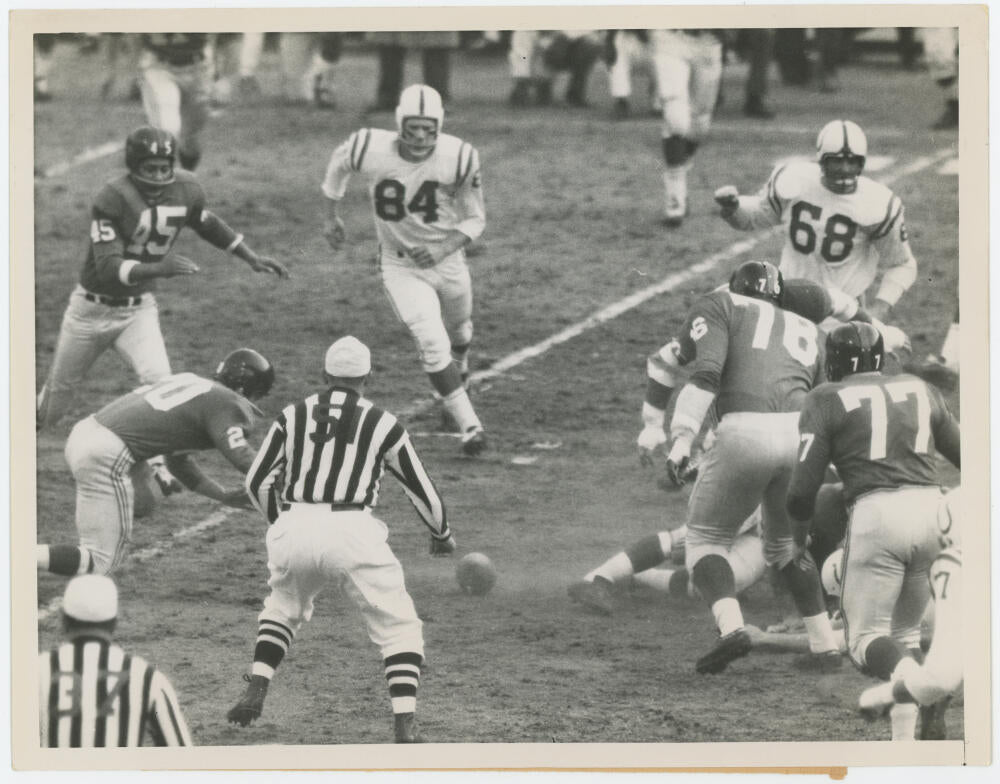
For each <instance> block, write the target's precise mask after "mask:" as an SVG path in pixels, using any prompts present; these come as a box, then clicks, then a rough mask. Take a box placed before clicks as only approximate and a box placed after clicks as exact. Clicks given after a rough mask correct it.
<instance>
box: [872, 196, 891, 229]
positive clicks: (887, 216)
mask: <svg viewBox="0 0 1000 784" xmlns="http://www.w3.org/2000/svg"><path fill="white" fill-rule="evenodd" d="M895 206H896V197H895V196H892V197H891V198H890V199H889V202H888V204H886V205H885V217H884V218H882V220H881V221H879V224H878V226H876V227H875V231H873V232H872V236H873V237H880V236H882V233H883V229H885V226H886V224H887V223H888V222H889V221H890V219H891V218H892V213H893V210H894V208H895Z"/></svg>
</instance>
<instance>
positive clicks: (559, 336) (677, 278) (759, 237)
mask: <svg viewBox="0 0 1000 784" xmlns="http://www.w3.org/2000/svg"><path fill="white" fill-rule="evenodd" d="M954 154H955V153H954V151H953V150H951V149H946V150H940V151H938V152H937V153H935V154H934V155H929V156H924V157H922V158H918V159H917V160H915V161H913V162H912V163H909V164H907V165H906V166H904V167H902V168H901V169H899V170H898V171H896V172H894V173H892V174H888V175H886V176H885V177H883V178H881V181H882V182H883V183H885V184H886V185H888V184H891V183H893V182H895V181H896V180H898V179H899V178H900V177H906V176H908V175H910V174H916V173H917V172H919V171H922V170H923V169H926V168H928V167H931V166H934V165H936V164H938V163H940V162H941V161H943V160H945V159H947V158H950V157H953V156H954ZM783 228H784V227H783V226H775V227H774V228H772V229H768V230H766V231H763V232H761V233H759V234H755V235H753V236H751V237H749V238H748V239H745V240H741V241H740V242H734V243H733V244H732V245H730V246H729V247H728V248H724V249H723V250H721V251H719V252H718V253H713V254H712V255H711V256H709V257H708V258H706V259H703V260H702V261H699V262H698V263H696V264H693V265H691V266H690V267H687V268H686V269H683V270H680V271H679V272H674V273H671V274H670V275H668V276H667V277H665V278H664V279H663V280H661V281H660V282H659V283H654V284H653V285H651V286H647V287H646V288H644V289H641V290H640V291H636V292H633V293H632V294H630V295H629V296H627V297H625V298H623V299H620V300H618V301H617V302H614V303H612V304H611V305H608V306H607V307H605V308H602V309H601V310H599V311H597V312H596V313H594V314H592V315H590V316H588V317H587V318H585V319H583V321H578V322H577V323H576V324H573V325H571V326H569V327H567V328H566V329H564V330H562V332H558V333H556V334H555V335H552V336H551V337H548V338H546V339H545V340H543V341H541V342H539V343H536V344H535V345H533V346H528V347H527V348H523V349H521V350H520V351H515V352H514V353H513V354H508V355H507V356H506V357H504V358H503V359H501V360H499V361H498V362H496V363H494V364H493V365H492V366H491V367H489V368H488V369H486V370H480V371H477V372H476V373H473V374H471V375H470V377H469V380H470V381H473V382H475V381H484V380H486V379H491V378H496V377H497V376H501V375H503V374H504V373H506V372H507V371H508V370H510V369H511V368H515V367H517V366H518V365H520V364H522V363H523V362H527V361H528V360H529V359H534V358H535V357H537V356H540V355H542V354H544V353H545V352H546V351H548V350H549V349H550V348H552V347H553V346H558V345H560V344H561V343H565V342H566V341H568V340H572V339H573V338H575V337H577V336H578V335H581V334H583V333H584V332H586V331H587V330H588V329H591V328H592V327H596V326H599V325H601V324H604V323H605V322H608V321H611V320H612V319H614V318H617V317H618V316H620V315H622V314H623V313H627V312H628V311H630V310H632V309H634V308H636V307H638V306H639V305H641V304H642V303H643V302H645V301H646V300H649V299H652V298H653V297H655V296H658V295H660V294H665V293H666V292H668V291H670V290H671V289H674V288H676V287H677V286H680V285H681V284H683V283H685V282H687V281H688V280H690V279H691V278H694V277H697V276H698V275H701V274H703V273H705V272H708V271H709V270H711V269H713V268H715V267H716V266H718V265H719V264H721V263H722V262H723V261H727V260H729V259H731V258H734V257H735V256H738V255H740V254H742V253H746V252H747V251H748V250H751V249H753V248H754V247H755V246H757V245H758V244H759V243H761V242H763V241H764V240H765V239H768V238H770V237H772V236H774V235H776V234H779V233H780V232H781V231H782V230H783ZM436 403H437V401H436V400H435V399H434V398H432V397H429V398H426V399H423V400H419V401H417V402H415V403H413V404H412V405H410V406H408V407H407V408H405V409H400V412H399V417H400V419H408V418H410V417H414V416H417V415H419V414H422V413H424V412H425V411H428V410H430V409H431V408H432V407H433V406H434V405H435V404H436ZM234 511H235V510H233V509H228V508H227V509H220V510H219V511H217V512H214V513H213V514H211V515H210V516H208V517H206V518H205V519H204V520H202V521H201V522H200V523H195V524H194V525H192V526H189V527H187V528H182V529H181V530H180V531H176V532H174V534H173V535H172V537H171V538H170V539H166V540H164V541H163V542H161V543H160V544H157V545H153V546H151V547H146V548H143V549H142V550H137V551H136V552H135V553H133V554H132V555H131V556H129V557H131V558H132V559H133V560H139V561H145V560H147V559H149V558H152V557H153V556H154V555H160V554H161V553H163V551H165V550H168V549H170V547H171V546H172V545H173V542H174V541H175V540H178V539H183V538H186V537H188V536H193V535H194V534H197V533H201V532H202V531H205V530H208V529H209V528H215V527H216V526H218V525H220V524H222V523H223V522H224V521H225V520H226V519H228V517H229V516H230V515H231V514H232V513H233V512H234ZM61 601H62V598H61V597H57V598H55V599H53V600H52V601H50V602H49V603H48V604H47V605H45V606H44V607H42V608H40V609H39V610H38V620H39V621H43V620H45V619H46V618H48V617H49V616H51V615H52V614H53V613H54V612H56V611H57V610H58V609H59V605H60V604H61Z"/></svg>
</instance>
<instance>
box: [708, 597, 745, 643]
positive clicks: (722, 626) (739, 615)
mask: <svg viewBox="0 0 1000 784" xmlns="http://www.w3.org/2000/svg"><path fill="white" fill-rule="evenodd" d="M712 615H714V616H715V625H716V626H718V627H719V634H721V635H722V636H723V637H725V636H726V635H727V634H729V633H730V632H735V631H736V630H737V629H742V628H743V611H742V610H741V609H740V603H739V601H738V600H736V599H733V598H731V597H725V598H723V599H719V600H718V601H716V602H715V604H713V605H712Z"/></svg>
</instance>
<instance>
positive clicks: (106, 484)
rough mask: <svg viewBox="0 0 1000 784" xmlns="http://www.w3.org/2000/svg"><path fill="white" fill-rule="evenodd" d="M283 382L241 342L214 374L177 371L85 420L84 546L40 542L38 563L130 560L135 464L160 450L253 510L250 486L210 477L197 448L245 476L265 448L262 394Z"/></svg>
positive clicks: (175, 465)
mask: <svg viewBox="0 0 1000 784" xmlns="http://www.w3.org/2000/svg"><path fill="white" fill-rule="evenodd" d="M273 383H274V367H273V366H272V365H271V363H270V362H268V360H267V359H265V358H264V357H263V356H261V355H260V354H259V353H257V352H256V351H253V350H252V349H247V348H243V349H237V350H236V351H233V352H232V353H230V354H229V355H228V356H227V357H226V358H225V359H224V360H223V361H222V362H221V363H220V364H219V367H218V368H217V370H216V371H215V374H214V375H213V377H212V379H207V378H202V377H201V376H196V375H195V374H194V373H177V374H176V375H173V376H167V377H166V378H163V379H160V380H159V381H157V382H156V383H153V384H147V385H145V386H142V387H139V388H138V389H136V390H134V391H133V392H129V393H128V394H127V395H123V396H122V397H120V398H118V399H117V400H113V401H112V402H110V403H108V405H106V406H105V407H104V408H102V409H101V410H100V411H98V412H97V413H96V414H94V415H93V416H89V417H87V418H86V419H83V420H81V421H80V422H78V423H77V424H76V425H75V426H74V428H73V431H72V432H71V433H70V436H69V440H68V441H67V442H66V462H67V463H69V467H70V470H71V471H72V472H73V478H74V480H75V481H76V528H77V531H78V533H79V537H80V544H79V546H77V545H51V546H50V545H39V547H38V553H37V561H38V568H39V569H44V570H48V571H50V572H53V573H55V574H61V575H67V576H69V575H74V574H84V573H87V572H96V573H98V574H108V573H110V572H112V571H114V569H116V568H117V567H118V566H119V565H120V564H121V560H122V557H123V556H124V553H125V548H126V546H127V545H128V541H129V535H130V533H131V531H132V519H133V503H134V491H133V486H132V480H131V470H132V466H133V465H134V464H135V463H136V462H137V461H140V460H147V459H148V458H150V457H152V456H153V455H166V458H167V465H168V467H169V468H170V470H171V471H172V472H173V474H174V476H176V477H177V478H178V479H179V480H180V481H181V482H183V483H184V485H185V486H186V487H187V488H188V489H189V490H192V491H193V492H196V493H199V494H201V495H204V496H206V497H208V498H211V499H213V500H215V501H219V502H220V503H223V504H227V505H229V506H236V507H241V508H248V509H249V508H250V499H249V498H248V497H247V495H246V492H245V491H244V490H243V488H242V486H240V487H238V488H236V489H233V490H226V489H225V488H223V487H222V486H221V485H219V484H218V483H217V482H215V481H213V480H212V479H210V478H208V477H207V476H205V474H203V473H202V471H201V469H200V468H199V467H198V465H197V463H196V462H195V461H194V458H193V457H192V456H191V454H190V453H191V452H192V451H198V450H204V449H217V450H218V451H219V452H221V453H222V455H223V456H224V457H225V458H226V459H227V460H228V461H229V462H230V463H232V464H233V466H235V467H236V468H237V469H238V470H239V471H240V473H241V474H245V473H246V472H247V470H248V469H249V468H250V466H251V464H252V463H253V459H254V456H255V455H256V450H255V449H254V448H253V447H251V446H250V445H249V444H248V443H247V438H246V435H247V431H248V430H250V429H251V428H252V427H253V424H254V422H255V421H256V419H257V418H258V417H260V416H261V415H262V413H261V411H260V409H258V408H257V407H256V406H255V405H254V404H253V402H252V401H254V400H258V399H260V398H262V397H264V396H265V395H266V394H267V393H268V392H269V391H270V389H271V386H272V384H273Z"/></svg>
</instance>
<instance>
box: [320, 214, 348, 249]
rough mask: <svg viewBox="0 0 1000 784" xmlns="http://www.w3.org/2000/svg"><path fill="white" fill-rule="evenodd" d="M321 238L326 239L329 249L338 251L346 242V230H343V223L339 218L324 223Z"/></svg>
mask: <svg viewBox="0 0 1000 784" xmlns="http://www.w3.org/2000/svg"><path fill="white" fill-rule="evenodd" d="M323 236H324V237H326V241H327V242H329V243H330V247H331V248H333V249H334V250H340V248H341V246H343V244H344V242H345V241H346V240H347V229H345V228H344V222H343V221H342V220H341V219H340V218H334V219H333V220H329V219H328V220H326V221H324V223H323Z"/></svg>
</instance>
